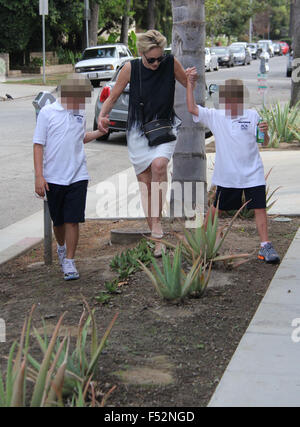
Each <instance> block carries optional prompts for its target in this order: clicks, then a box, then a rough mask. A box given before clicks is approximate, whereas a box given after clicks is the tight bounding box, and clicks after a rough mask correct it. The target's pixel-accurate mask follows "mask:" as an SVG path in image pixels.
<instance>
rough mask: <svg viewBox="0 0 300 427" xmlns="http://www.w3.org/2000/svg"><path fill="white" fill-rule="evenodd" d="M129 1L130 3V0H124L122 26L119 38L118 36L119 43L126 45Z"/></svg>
mask: <svg viewBox="0 0 300 427" xmlns="http://www.w3.org/2000/svg"><path fill="white" fill-rule="evenodd" d="M130 3H131V0H126V4H125V13H124V15H123V18H122V28H121V38H120V41H121V43H124V44H126V45H128V30H129V12H130Z"/></svg>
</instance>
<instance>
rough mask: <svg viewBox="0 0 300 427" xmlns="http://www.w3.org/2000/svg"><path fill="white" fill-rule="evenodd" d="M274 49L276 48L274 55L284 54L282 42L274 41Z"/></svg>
mask: <svg viewBox="0 0 300 427" xmlns="http://www.w3.org/2000/svg"><path fill="white" fill-rule="evenodd" d="M273 49H274V55H278V56H281V55H282V49H281V45H280V43H276V42H275V43H273Z"/></svg>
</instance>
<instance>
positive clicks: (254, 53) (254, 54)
mask: <svg viewBox="0 0 300 427" xmlns="http://www.w3.org/2000/svg"><path fill="white" fill-rule="evenodd" d="M247 47H248V49H249V50H250V53H251V56H252V59H257V43H248V44H247Z"/></svg>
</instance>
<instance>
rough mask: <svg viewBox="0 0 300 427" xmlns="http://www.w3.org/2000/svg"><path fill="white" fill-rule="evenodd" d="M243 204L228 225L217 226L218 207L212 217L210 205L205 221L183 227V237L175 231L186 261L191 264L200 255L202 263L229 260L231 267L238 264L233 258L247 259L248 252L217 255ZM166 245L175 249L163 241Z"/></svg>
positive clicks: (171, 244)
mask: <svg viewBox="0 0 300 427" xmlns="http://www.w3.org/2000/svg"><path fill="white" fill-rule="evenodd" d="M244 206H245V204H244V205H243V206H242V207H241V208H240V209H239V210H238V211H237V212H236V213H235V215H234V216H233V218H232V219H231V221H230V223H229V225H228V226H227V227H226V226H223V227H219V215H218V207H217V208H216V212H215V215H214V218H213V217H212V207H210V208H209V211H208V217H207V223H206V225H205V224H203V225H202V226H199V227H197V228H195V229H192V230H187V229H185V228H184V229H183V237H182V235H181V234H179V233H175V237H176V238H177V240H178V241H180V242H181V243H182V253H183V256H184V257H185V259H186V260H187V262H188V263H189V264H190V265H193V264H194V263H195V261H196V260H197V259H198V257H200V260H201V262H202V264H203V265H205V263H210V262H211V261H213V262H217V261H222V262H229V263H230V265H231V266H232V267H235V266H237V265H239V264H240V263H241V262H238V264H233V260H234V259H240V258H242V259H247V258H248V257H249V254H227V255H222V256H220V255H219V251H220V250H221V247H222V245H223V243H224V241H225V239H226V237H227V235H228V233H229V231H230V229H231V227H232V225H233V222H234V221H235V219H236V218H237V216H238V215H239V214H240V211H241V210H242V209H243V208H244ZM163 243H165V244H166V246H168V247H170V248H172V249H175V248H176V246H175V245H174V244H173V243H170V242H168V241H165V240H164V241H163Z"/></svg>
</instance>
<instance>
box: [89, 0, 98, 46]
mask: <svg viewBox="0 0 300 427" xmlns="http://www.w3.org/2000/svg"><path fill="white" fill-rule="evenodd" d="M90 9H91V20H90V21H89V25H90V26H89V46H96V45H97V44H98V19H99V4H98V3H97V2H96V1H90Z"/></svg>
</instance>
